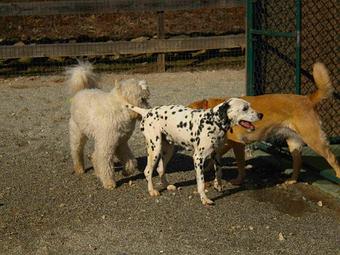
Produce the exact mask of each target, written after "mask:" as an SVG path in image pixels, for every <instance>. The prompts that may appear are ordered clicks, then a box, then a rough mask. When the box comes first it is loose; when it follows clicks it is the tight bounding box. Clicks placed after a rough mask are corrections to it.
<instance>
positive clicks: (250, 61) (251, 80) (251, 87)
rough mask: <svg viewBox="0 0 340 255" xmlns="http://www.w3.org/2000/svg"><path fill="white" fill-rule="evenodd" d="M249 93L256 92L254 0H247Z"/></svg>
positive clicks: (251, 94)
mask: <svg viewBox="0 0 340 255" xmlns="http://www.w3.org/2000/svg"><path fill="white" fill-rule="evenodd" d="M246 13H247V49H246V52H247V58H246V64H247V77H246V78H247V95H248V96H253V95H254V94H255V92H254V49H253V34H252V29H253V0H247V9H246Z"/></svg>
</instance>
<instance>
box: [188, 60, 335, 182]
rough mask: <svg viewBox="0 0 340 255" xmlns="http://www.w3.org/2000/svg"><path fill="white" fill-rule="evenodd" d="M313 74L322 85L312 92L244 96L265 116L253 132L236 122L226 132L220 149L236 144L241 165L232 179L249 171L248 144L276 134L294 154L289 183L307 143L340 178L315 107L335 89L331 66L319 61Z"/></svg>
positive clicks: (213, 101)
mask: <svg viewBox="0 0 340 255" xmlns="http://www.w3.org/2000/svg"><path fill="white" fill-rule="evenodd" d="M313 77H314V80H315V83H316V86H317V88H318V89H317V90H316V91H315V92H314V93H312V94H310V95H305V96H301V95H294V94H268V95H261V96H245V97H242V99H244V100H246V101H248V102H249V103H250V104H251V106H252V107H253V108H254V109H255V110H256V111H258V112H261V113H263V115H264V118H263V119H262V120H261V121H259V122H256V123H255V124H254V125H255V127H256V129H255V131H253V132H249V131H248V130H246V129H244V128H242V127H240V126H236V127H234V128H233V130H232V131H233V132H231V131H228V133H227V134H226V143H225V146H224V147H223V148H221V149H220V151H219V153H220V155H223V154H225V153H226V152H227V151H229V150H230V149H231V148H233V151H234V154H235V158H236V162H237V166H238V176H237V178H236V179H233V180H232V181H231V182H232V183H233V184H241V183H242V182H243V180H244V177H245V174H246V173H245V144H248V143H252V142H255V141H261V140H265V139H267V138H268V137H270V136H273V135H279V136H282V137H284V138H285V139H286V142H287V144H288V148H289V151H290V153H291V155H292V158H293V174H292V176H291V179H290V180H289V181H288V183H295V182H296V181H297V179H298V177H299V173H300V169H301V165H302V158H301V149H302V147H303V145H304V143H306V144H307V145H308V146H309V147H310V148H312V149H313V150H314V151H315V152H316V153H318V154H320V155H321V156H322V157H324V158H325V159H326V160H327V162H328V163H329V164H330V165H331V167H332V168H333V169H334V170H335V173H336V176H337V177H338V178H340V167H339V164H338V162H337V160H336V158H335V156H334V154H333V153H332V152H331V151H330V149H329V146H328V143H327V141H326V136H325V134H324V132H323V131H322V129H321V121H320V119H319V116H318V114H317V112H316V111H315V106H316V105H317V104H318V103H319V102H320V101H321V100H322V99H325V98H327V97H329V96H330V95H331V93H332V90H333V89H332V84H331V81H330V78H329V75H328V70H327V69H326V67H325V66H324V65H323V64H321V63H315V64H314V66H313ZM226 99H227V98H210V99H206V100H201V101H197V102H193V103H191V104H190V105H189V107H191V108H195V109H198V108H203V109H207V108H212V107H214V106H216V105H218V104H220V103H221V102H223V101H224V100H226Z"/></svg>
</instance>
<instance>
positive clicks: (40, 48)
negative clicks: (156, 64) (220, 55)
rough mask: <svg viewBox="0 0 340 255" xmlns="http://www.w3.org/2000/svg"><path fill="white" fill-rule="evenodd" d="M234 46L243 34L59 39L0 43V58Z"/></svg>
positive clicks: (135, 52)
mask: <svg viewBox="0 0 340 255" xmlns="http://www.w3.org/2000/svg"><path fill="white" fill-rule="evenodd" d="M234 47H242V48H244V47H245V36H244V34H241V35H228V36H211V37H196V38H173V39H157V40H148V41H144V42H132V41H117V42H97V43H60V44H36V45H25V46H0V59H13V58H22V57H31V58H36V57H55V56H70V57H71V56H72V57H75V56H98V55H99V56H101V55H120V54H144V53H166V52H182V51H194V50H203V49H206V50H208V49H223V48H234Z"/></svg>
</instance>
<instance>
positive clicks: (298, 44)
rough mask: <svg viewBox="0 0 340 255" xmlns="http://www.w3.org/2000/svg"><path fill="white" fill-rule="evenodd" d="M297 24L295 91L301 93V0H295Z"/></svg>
mask: <svg viewBox="0 0 340 255" xmlns="http://www.w3.org/2000/svg"><path fill="white" fill-rule="evenodd" d="M295 9H296V13H295V23H296V24H295V26H296V44H295V93H296V94H298V95H300V94H301V16H302V14H301V0H296V1H295Z"/></svg>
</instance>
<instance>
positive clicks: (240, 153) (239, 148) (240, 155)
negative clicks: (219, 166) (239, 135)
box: [230, 142, 246, 185]
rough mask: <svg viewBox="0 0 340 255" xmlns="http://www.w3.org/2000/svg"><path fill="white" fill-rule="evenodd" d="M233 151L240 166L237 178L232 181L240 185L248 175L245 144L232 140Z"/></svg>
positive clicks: (238, 166)
mask: <svg viewBox="0 0 340 255" xmlns="http://www.w3.org/2000/svg"><path fill="white" fill-rule="evenodd" d="M232 146H233V151H234V154H235V159H236V164H237V168H238V175H237V177H236V179H233V180H231V181H230V182H231V183H232V184H234V185H240V184H242V183H243V181H244V178H245V177H246V170H245V167H246V159H245V147H246V146H245V144H243V143H237V142H232Z"/></svg>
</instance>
